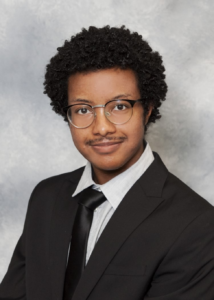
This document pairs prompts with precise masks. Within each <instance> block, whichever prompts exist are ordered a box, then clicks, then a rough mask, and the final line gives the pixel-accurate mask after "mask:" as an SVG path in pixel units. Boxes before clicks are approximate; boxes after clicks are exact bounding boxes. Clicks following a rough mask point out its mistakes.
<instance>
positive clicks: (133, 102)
mask: <svg viewBox="0 0 214 300" xmlns="http://www.w3.org/2000/svg"><path fill="white" fill-rule="evenodd" d="M117 101H118V103H119V101H126V102H128V103H129V104H131V107H132V113H131V115H130V118H129V119H128V120H127V121H125V122H124V123H115V122H112V121H111V120H109V119H108V115H107V113H108V112H105V116H106V118H107V120H108V121H109V122H111V123H112V124H115V125H122V124H125V123H127V122H128V121H129V120H130V119H131V117H132V114H133V106H134V105H135V103H137V102H141V103H142V102H143V99H137V100H131V99H114V100H110V101H108V102H106V104H98V105H94V106H92V105H90V104H87V103H76V104H72V105H68V106H66V107H63V108H62V112H63V113H65V114H66V115H67V119H68V121H69V122H70V123H71V125H73V126H74V127H76V128H78V129H84V128H87V127H89V126H90V125H91V124H92V123H93V122H94V119H95V117H96V112H95V110H94V108H97V107H102V108H105V107H106V105H107V104H108V103H111V102H117ZM80 104H82V105H86V106H89V107H91V108H92V111H93V115H94V118H93V120H92V122H91V123H90V124H89V125H87V126H85V127H78V126H76V125H75V124H73V123H72V121H71V120H70V119H69V117H68V109H69V108H70V107H72V106H76V105H80Z"/></svg>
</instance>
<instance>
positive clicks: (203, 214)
mask: <svg viewBox="0 0 214 300" xmlns="http://www.w3.org/2000/svg"><path fill="white" fill-rule="evenodd" d="M162 197H163V199H164V202H165V203H166V204H167V205H168V207H170V211H171V213H172V214H173V215H174V216H177V218H178V219H179V220H180V222H182V223H187V224H188V223H190V222H192V221H193V220H194V219H198V218H199V220H200V219H201V218H202V219H203V218H205V219H206V218H208V219H213V220H214V207H213V206H212V205H211V204H210V203H209V202H208V201H207V200H205V199H204V198H203V197H201V196H200V195H199V194H197V193H196V192H195V191H193V190H192V189H191V188H190V187H189V186H188V185H186V184H185V183H184V182H182V181H181V180H180V179H179V178H177V177H176V176H175V175H173V174H172V173H170V172H168V176H167V179H166V181H165V184H164V187H163V191H162Z"/></svg>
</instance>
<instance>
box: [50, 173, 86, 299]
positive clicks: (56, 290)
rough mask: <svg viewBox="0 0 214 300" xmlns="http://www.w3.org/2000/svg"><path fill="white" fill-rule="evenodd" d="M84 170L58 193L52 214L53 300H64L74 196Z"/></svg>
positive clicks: (64, 184) (75, 207) (76, 204)
mask: <svg viewBox="0 0 214 300" xmlns="http://www.w3.org/2000/svg"><path fill="white" fill-rule="evenodd" d="M82 170H83V169H79V170H77V171H75V172H74V173H72V177H71V179H66V180H65V181H64V183H63V185H62V188H61V189H60V190H59V191H58V193H57V195H56V199H55V205H54V208H53V213H52V223H51V231H50V244H49V247H50V248H49V254H50V277H51V285H52V294H53V299H62V294H63V286H64V275H65V269H66V264H67V254H68V247H69V243H70V240H71V232H72V227H73V222H74V219H75V214H76V210H77V206H78V203H77V201H75V198H73V199H72V196H71V195H72V194H73V192H74V191H75V189H76V186H77V183H78V181H79V179H80V176H81V174H82Z"/></svg>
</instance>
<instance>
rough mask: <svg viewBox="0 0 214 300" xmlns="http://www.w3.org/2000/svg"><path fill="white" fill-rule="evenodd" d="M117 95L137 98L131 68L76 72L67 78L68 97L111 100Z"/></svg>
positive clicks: (134, 79) (135, 82)
mask: <svg viewBox="0 0 214 300" xmlns="http://www.w3.org/2000/svg"><path fill="white" fill-rule="evenodd" d="M117 95H129V96H128V98H129V99H135V98H139V96H140V95H139V89H138V84H137V78H136V75H135V73H134V71H132V70H121V69H106V70H100V71H95V72H88V73H76V74H74V75H71V76H70V77H69V80H68V99H69V102H73V101H75V100H76V99H78V98H81V99H86V100H93V101H96V100H97V99H99V100H111V99H113V98H114V97H116V96H117ZM125 98H127V96H126V97H125Z"/></svg>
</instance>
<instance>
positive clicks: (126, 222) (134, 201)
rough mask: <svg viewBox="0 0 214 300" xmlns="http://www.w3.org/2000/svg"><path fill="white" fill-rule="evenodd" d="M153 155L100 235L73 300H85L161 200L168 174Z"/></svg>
mask: <svg viewBox="0 0 214 300" xmlns="http://www.w3.org/2000/svg"><path fill="white" fill-rule="evenodd" d="M154 156H155V160H154V162H153V163H152V165H151V166H150V167H149V168H148V169H147V171H146V172H145V173H144V174H143V176H142V177H141V178H140V179H139V180H138V181H137V182H136V183H135V184H134V186H133V187H132V188H131V189H130V190H129V192H128V193H127V194H126V196H125V197H124V199H123V201H122V202H121V203H120V205H119V206H118V208H117V210H116V211H115V213H114V215H113V216H112V218H111V219H110V221H109V223H108V224H107V226H106V228H105V229H104V231H103V233H102V235H101V236H100V238H99V240H98V242H97V244H96V246H95V248H94V250H93V252H92V255H91V257H90V259H89V261H88V264H87V266H86V269H85V271H84V273H83V275H82V277H81V279H80V281H79V283H78V286H77V288H76V291H75V293H74V296H73V298H72V300H85V299H87V297H88V295H89V294H90V292H91V291H92V289H93V288H94V286H95V285H96V283H97V282H98V280H99V278H100V277H101V276H102V274H103V272H104V271H105V269H106V267H107V266H108V264H109V263H110V261H111V260H112V258H113V257H114V255H115V254H116V253H117V251H118V250H119V248H120V247H121V246H122V244H123V243H124V242H125V240H126V239H127V238H128V236H129V235H130V234H131V233H132V232H133V231H134V230H135V228H136V227H137V226H138V225H139V224H140V223H142V222H143V221H144V220H145V219H146V218H147V217H148V216H149V215H150V214H151V213H152V212H153V211H154V210H155V209H156V208H157V206H158V205H160V203H161V202H162V201H163V199H162V198H161V193H162V188H163V185H164V182H165V180H166V177H167V173H168V171H167V169H166V168H165V166H164V164H163V163H162V161H161V159H160V158H159V156H158V155H157V154H156V153H154Z"/></svg>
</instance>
